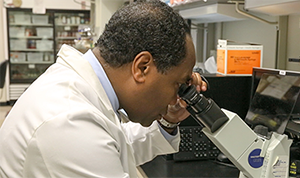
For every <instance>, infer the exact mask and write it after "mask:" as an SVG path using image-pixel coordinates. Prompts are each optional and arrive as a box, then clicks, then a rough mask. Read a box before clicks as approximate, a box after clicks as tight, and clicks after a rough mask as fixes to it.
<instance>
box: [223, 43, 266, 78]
mask: <svg viewBox="0 0 300 178" xmlns="http://www.w3.org/2000/svg"><path fill="white" fill-rule="evenodd" d="M262 54H263V46H262V45H257V44H249V45H238V44H233V45H231V44H230V45H229V44H228V41H227V40H218V46H217V73H219V74H222V75H252V68H253V67H261V66H262Z"/></svg>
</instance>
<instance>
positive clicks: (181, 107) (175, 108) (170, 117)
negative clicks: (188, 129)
mask: <svg viewBox="0 0 300 178" xmlns="http://www.w3.org/2000/svg"><path fill="white" fill-rule="evenodd" d="M191 84H192V85H195V86H196V89H197V91H198V92H200V91H206V90H207V84H206V83H205V82H204V81H202V78H201V76H200V74H199V73H193V74H192V80H191ZM186 107H187V104H186V103H185V102H184V101H183V100H182V99H180V98H179V97H178V98H177V102H176V104H175V105H169V106H168V112H167V114H166V115H164V116H163V117H164V119H165V120H166V121H168V122H170V123H179V122H181V121H183V120H184V119H186V118H187V117H188V116H189V115H190V113H189V112H188V111H187V110H186V109H185V108H186ZM165 130H166V131H167V132H169V133H171V132H172V130H174V129H165Z"/></svg>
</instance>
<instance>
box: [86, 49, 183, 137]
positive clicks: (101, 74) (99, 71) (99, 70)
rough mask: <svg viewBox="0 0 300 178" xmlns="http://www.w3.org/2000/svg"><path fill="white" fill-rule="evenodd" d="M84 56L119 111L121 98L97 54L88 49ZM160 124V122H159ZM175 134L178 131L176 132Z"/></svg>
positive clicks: (114, 107)
mask: <svg viewBox="0 0 300 178" xmlns="http://www.w3.org/2000/svg"><path fill="white" fill-rule="evenodd" d="M83 58H84V59H86V60H87V61H88V62H89V63H90V64H91V66H92V68H93V69H94V71H95V73H96V75H97V77H98V79H99V80H100V82H101V84H102V86H103V88H104V90H105V93H106V95H107V97H108V99H109V101H110V103H111V105H112V107H113V109H114V111H115V112H116V113H117V111H118V110H119V107H120V104H119V100H118V97H117V95H116V93H115V90H114V88H113V87H112V85H111V83H110V81H109V79H108V77H107V75H106V73H105V71H104V69H103V67H102V66H101V64H100V62H99V61H98V59H97V58H96V56H95V55H94V53H93V52H92V50H88V51H87V52H86V53H85V54H84V55H83ZM158 125H159V124H158ZM159 129H160V131H161V133H162V134H163V136H164V137H165V138H166V139H167V140H168V141H171V140H172V139H173V138H175V136H173V135H170V134H169V133H168V132H166V131H165V130H164V129H163V128H162V127H161V126H160V125H159ZM174 133H175V134H176V133H177V131H176V132H174Z"/></svg>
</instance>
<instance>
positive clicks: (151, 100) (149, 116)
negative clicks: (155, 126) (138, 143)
mask: <svg viewBox="0 0 300 178" xmlns="http://www.w3.org/2000/svg"><path fill="white" fill-rule="evenodd" d="M186 40H187V43H186V45H187V56H186V58H185V59H184V60H183V62H182V63H181V64H180V65H178V66H176V67H173V68H171V69H170V70H169V71H167V73H165V74H162V73H160V72H158V71H157V70H155V72H153V73H151V77H148V78H147V80H146V85H145V86H146V87H144V88H143V91H142V92H143V95H142V96H143V97H142V99H140V101H139V103H138V104H137V105H136V108H135V114H134V116H133V117H130V116H129V117H130V119H131V120H132V121H134V122H139V123H141V124H142V125H143V126H149V125H151V124H152V122H153V121H154V120H156V119H158V118H161V117H162V115H165V114H166V113H167V108H168V105H169V104H171V105H173V104H175V103H176V101H177V93H178V90H179V86H180V85H181V84H182V83H186V82H188V81H189V80H190V79H191V76H192V71H193V67H194V65H195V50H194V45H193V42H192V39H191V38H190V37H189V36H188V37H187V38H186Z"/></svg>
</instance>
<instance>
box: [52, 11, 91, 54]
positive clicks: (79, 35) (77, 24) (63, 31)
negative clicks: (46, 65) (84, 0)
mask: <svg viewBox="0 0 300 178" xmlns="http://www.w3.org/2000/svg"><path fill="white" fill-rule="evenodd" d="M89 25H90V12H89V11H61V12H55V43H56V49H55V50H56V52H58V51H59V49H60V48H61V46H62V45H63V44H67V45H70V46H73V47H75V48H76V49H77V50H79V51H81V52H85V51H86V50H82V49H81V48H85V47H86V46H79V45H78V43H81V42H83V41H85V38H86V37H88V34H86V33H87V32H84V31H85V30H86V29H90V26H89ZM88 40H89V39H88ZM88 45H89V46H87V47H86V48H91V45H90V44H88Z"/></svg>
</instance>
